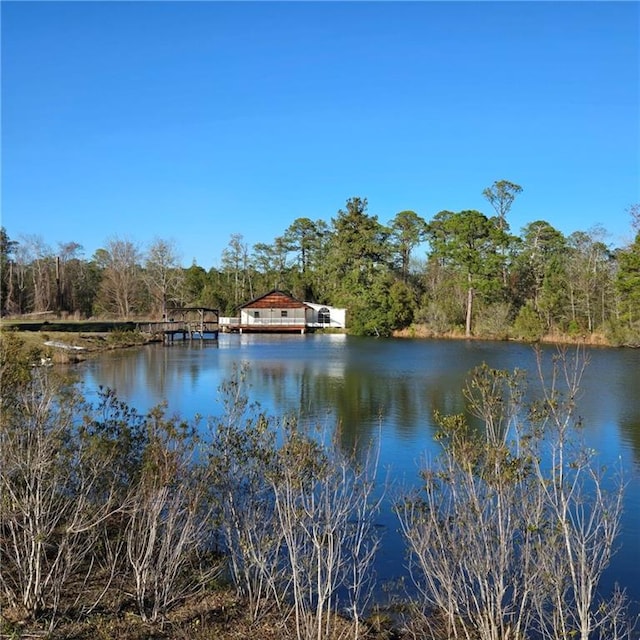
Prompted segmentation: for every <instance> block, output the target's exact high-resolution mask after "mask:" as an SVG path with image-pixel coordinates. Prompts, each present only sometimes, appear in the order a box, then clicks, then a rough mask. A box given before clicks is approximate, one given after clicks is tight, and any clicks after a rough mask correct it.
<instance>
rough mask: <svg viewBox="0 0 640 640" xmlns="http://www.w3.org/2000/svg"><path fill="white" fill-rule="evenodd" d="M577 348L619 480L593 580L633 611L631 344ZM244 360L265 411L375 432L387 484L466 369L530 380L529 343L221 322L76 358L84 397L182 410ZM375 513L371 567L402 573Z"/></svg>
mask: <svg viewBox="0 0 640 640" xmlns="http://www.w3.org/2000/svg"><path fill="white" fill-rule="evenodd" d="M544 351H545V352H546V353H554V352H555V351H556V348H555V347H545V349H544ZM570 352H571V353H575V349H573V351H571V350H570ZM587 354H588V358H589V364H588V367H587V369H586V371H585V374H584V377H583V380H582V384H581V396H580V399H579V402H578V409H579V411H578V413H579V415H580V416H581V417H582V419H583V421H584V430H585V431H584V433H585V438H586V442H587V444H588V446H589V447H592V448H594V449H596V450H597V452H598V454H599V456H600V457H601V460H602V462H603V463H604V464H606V465H608V466H615V465H616V464H618V463H619V464H620V466H621V467H622V469H623V470H624V477H625V480H626V482H627V488H626V492H625V502H624V506H625V509H624V514H623V521H622V535H621V537H620V539H619V543H620V549H619V551H618V552H617V554H616V555H615V556H614V558H613V562H612V564H611V566H610V568H609V569H608V570H607V572H606V575H605V576H604V580H603V587H604V588H605V589H608V588H609V587H611V586H612V585H613V584H614V583H616V582H617V583H618V584H620V585H621V586H622V587H624V588H625V589H626V590H627V593H628V595H629V596H630V598H631V599H632V600H633V601H634V602H635V603H636V604H635V606H634V607H633V609H634V611H640V607H639V606H638V604H637V603H638V602H640V350H632V349H604V348H593V349H589V350H588V351H587ZM243 362H246V363H248V365H249V372H248V381H249V383H250V385H251V387H250V398H251V399H252V400H254V401H257V402H259V403H260V405H261V406H262V408H263V409H265V410H266V412H267V413H269V414H273V415H278V416H280V415H284V414H291V413H294V414H296V415H297V416H299V418H300V419H301V420H305V421H311V422H313V423H314V424H315V423H317V424H320V425H323V426H326V427H327V428H330V429H334V428H337V429H339V434H338V435H339V439H340V442H341V443H342V444H343V445H344V447H345V448H348V449H349V450H352V448H353V447H354V446H358V445H360V446H365V444H366V443H367V442H369V441H371V439H374V442H375V443H377V444H378V445H379V451H380V471H379V475H380V477H383V476H384V477H385V478H389V479H390V481H391V482H392V484H393V486H394V487H398V486H400V485H411V484H414V483H415V482H416V480H417V470H418V464H419V463H420V461H421V459H422V458H423V456H424V455H425V454H427V453H435V452H437V450H438V449H437V445H436V443H434V441H433V436H434V431H435V425H434V421H433V413H434V411H435V410H438V411H440V412H443V413H460V412H462V411H463V409H464V406H465V402H464V397H463V394H462V388H463V386H464V382H465V379H466V377H467V375H468V373H469V371H470V370H472V369H473V368H474V367H476V366H478V365H480V364H482V363H483V362H484V363H486V364H487V365H489V366H490V367H493V368H498V369H507V370H513V369H515V368H519V369H525V370H527V371H528V372H530V374H531V381H532V387H534V388H535V386H536V385H535V383H536V379H537V378H536V357H535V353H534V350H533V349H532V347H530V346H528V345H523V344H515V343H505V342H476V341H465V340H456V341H444V340H421V339H415V340H412V339H376V338H356V337H353V336H345V335H321V334H308V335H266V334H250V335H247V334H244V335H239V334H221V335H220V339H219V341H218V342H217V343H212V342H200V341H194V342H191V343H190V342H186V343H180V342H178V343H175V344H174V345H173V346H169V347H165V346H162V345H151V346H147V347H143V348H140V349H137V350H126V351H114V352H110V353H107V354H104V355H103V356H101V357H99V358H98V359H95V360H90V361H87V362H84V363H82V364H80V365H78V366H77V370H78V371H79V373H80V376H81V379H82V380H83V382H84V383H85V385H86V394H87V397H88V398H89V399H92V398H95V396H96V394H97V388H98V386H99V385H102V386H105V387H110V388H112V389H115V390H116V391H117V394H118V396H119V397H120V399H122V400H126V401H128V402H129V403H130V404H131V405H132V406H134V407H136V408H137V409H139V410H141V411H143V410H146V409H149V408H150V407H152V406H154V405H155V404H157V403H159V402H161V401H166V402H167V404H168V407H169V412H170V413H178V414H180V415H182V416H183V417H192V416H194V415H195V414H199V415H202V416H210V415H217V414H218V413H219V409H218V387H219V385H220V383H221V382H222V381H224V380H225V379H228V378H229V377H230V376H231V373H232V371H233V368H234V366H237V365H238V364H240V363H243ZM379 524H380V528H381V530H383V531H384V538H383V547H382V553H381V555H380V558H379V561H378V563H377V567H376V568H377V571H378V577H379V580H380V581H381V582H385V581H391V580H394V579H396V578H398V577H401V573H402V567H403V563H404V558H403V551H402V547H401V544H400V537H399V534H398V531H397V529H398V525H397V522H396V521H395V518H394V517H393V516H392V515H391V514H390V512H389V511H385V512H383V513H382V514H381V516H380V522H379Z"/></svg>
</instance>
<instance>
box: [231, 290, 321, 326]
mask: <svg viewBox="0 0 640 640" xmlns="http://www.w3.org/2000/svg"><path fill="white" fill-rule="evenodd" d="M307 309H308V306H307V305H306V304H305V303H304V302H301V301H300V300H296V299H295V298H294V297H293V296H290V295H289V294H287V293H284V291H279V290H278V289H273V290H271V291H269V292H268V293H265V294H264V295H262V296H259V297H258V298H254V299H253V300H251V301H249V302H247V303H245V304H243V305H241V306H240V307H239V310H240V321H239V324H238V330H239V331H240V332H243V331H247V332H248V331H254V332H255V331H260V332H270V331H272V332H279V333H283V332H296V333H304V332H305V330H306V328H307Z"/></svg>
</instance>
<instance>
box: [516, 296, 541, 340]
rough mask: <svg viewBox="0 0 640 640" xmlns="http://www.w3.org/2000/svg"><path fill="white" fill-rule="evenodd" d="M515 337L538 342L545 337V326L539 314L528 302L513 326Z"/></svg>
mask: <svg viewBox="0 0 640 640" xmlns="http://www.w3.org/2000/svg"><path fill="white" fill-rule="evenodd" d="M513 335H514V337H516V338H518V339H520V340H528V341H529V342H536V341H538V340H540V338H542V336H543V335H544V324H543V323H542V321H541V319H540V316H539V314H538V313H537V312H536V310H535V309H534V308H533V304H532V303H531V302H528V303H527V304H526V305H525V306H524V307H522V308H521V309H520V311H519V312H518V315H517V316H516V319H515V322H514V324H513Z"/></svg>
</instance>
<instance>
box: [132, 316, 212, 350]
mask: <svg viewBox="0 0 640 640" xmlns="http://www.w3.org/2000/svg"><path fill="white" fill-rule="evenodd" d="M219 317H220V316H219V314H218V310H217V309H207V308H205V307H184V308H180V309H172V310H170V312H169V314H168V319H164V320H162V321H161V322H141V323H140V324H139V325H138V328H139V330H140V331H141V332H142V333H147V334H149V335H154V336H162V340H163V342H164V343H165V344H173V342H174V341H175V339H176V337H178V338H181V339H182V340H184V341H186V340H217V339H218V334H219V333H220V324H219Z"/></svg>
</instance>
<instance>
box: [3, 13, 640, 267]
mask: <svg viewBox="0 0 640 640" xmlns="http://www.w3.org/2000/svg"><path fill="white" fill-rule="evenodd" d="M639 7H640V4H639V3H637V2H265V1H263V2H215V1H214V2H153V1H150V2H24V1H23V2H11V1H7V0H4V1H3V2H1V3H0V11H1V20H2V23H1V24H2V225H3V226H4V227H5V228H6V230H7V233H8V234H9V237H10V238H11V239H14V240H18V241H19V240H20V238H21V237H24V236H29V235H37V236H41V237H42V238H43V239H44V241H45V242H46V243H47V244H48V245H49V246H50V247H51V248H52V249H53V250H55V249H56V247H57V244H58V242H65V243H66V242H78V243H80V244H81V245H82V246H83V247H84V255H85V257H87V258H89V257H91V255H92V254H93V252H94V251H95V250H96V249H98V248H100V247H102V246H105V244H106V242H107V240H108V239H110V238H114V237H119V238H125V239H128V240H132V241H133V242H136V243H137V244H139V245H140V247H141V249H144V248H145V247H146V246H148V245H149V244H150V243H151V242H152V241H153V240H154V238H162V239H166V240H173V241H174V242H175V244H176V246H177V248H178V250H179V252H180V254H181V257H182V262H183V264H185V265H186V266H188V265H190V264H191V263H192V261H194V260H195V261H196V262H197V263H198V264H199V265H201V266H203V267H205V268H207V269H208V268H210V267H212V266H217V265H219V264H220V257H221V253H222V251H223V249H224V248H225V247H227V246H228V244H229V240H230V238H231V235H232V234H241V235H242V236H243V239H244V242H245V243H246V244H247V245H248V246H249V247H251V246H252V245H253V244H254V243H256V242H267V243H271V242H272V241H273V240H274V238H275V237H276V236H279V235H282V233H283V232H284V230H285V229H286V228H287V227H288V226H289V225H290V224H291V223H292V222H293V221H294V220H295V219H296V218H299V217H307V218H311V219H312V220H317V219H323V220H325V221H327V222H330V220H331V218H332V217H335V216H336V214H337V211H338V210H339V209H341V208H344V205H345V202H346V200H347V199H348V198H350V197H353V196H360V197H366V198H368V201H369V213H370V214H372V215H377V216H378V219H379V221H380V222H382V223H385V224H386V223H387V222H389V221H390V220H391V219H392V218H393V217H394V216H395V214H396V213H398V212H399V211H402V210H404V209H412V210H414V211H416V212H417V213H418V214H419V215H421V216H422V217H423V218H425V219H426V220H429V219H430V218H431V217H432V216H433V215H435V214H436V213H437V212H438V211H440V210H442V209H448V210H452V211H460V210H463V209H478V210H480V211H483V212H485V213H487V214H489V213H492V210H491V209H490V205H489V203H488V202H487V201H486V200H484V198H483V197H482V190H483V189H484V188H485V187H488V186H490V185H491V184H492V183H493V182H494V181H495V180H500V179H507V180H511V181H513V182H516V183H518V184H520V185H522V187H523V192H522V194H521V195H520V196H519V197H518V198H517V200H516V202H515V203H514V205H513V209H512V211H511V214H510V216H509V219H508V220H509V222H510V225H511V229H512V231H513V232H516V233H519V231H520V229H521V227H522V226H523V225H525V224H526V223H528V222H532V221H534V220H547V221H548V222H550V223H551V224H552V225H554V226H555V227H557V228H558V229H559V230H560V231H562V232H563V233H565V234H570V233H572V232H573V231H588V230H590V229H591V228H593V227H594V226H596V225H602V226H603V227H604V228H605V229H606V231H607V232H608V233H609V236H608V238H607V241H608V242H609V243H611V244H612V245H614V246H619V245H621V244H624V243H625V242H626V241H628V240H629V239H630V237H631V226H630V217H629V215H628V214H627V213H626V209H627V208H628V207H629V206H630V205H631V204H633V203H635V202H639V201H640V193H639V188H640V173H639V167H640V108H639V104H640V102H639V83H640V62H639V61H640V52H639V29H640V18H639V15H640V12H639ZM418 257H419V256H418Z"/></svg>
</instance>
